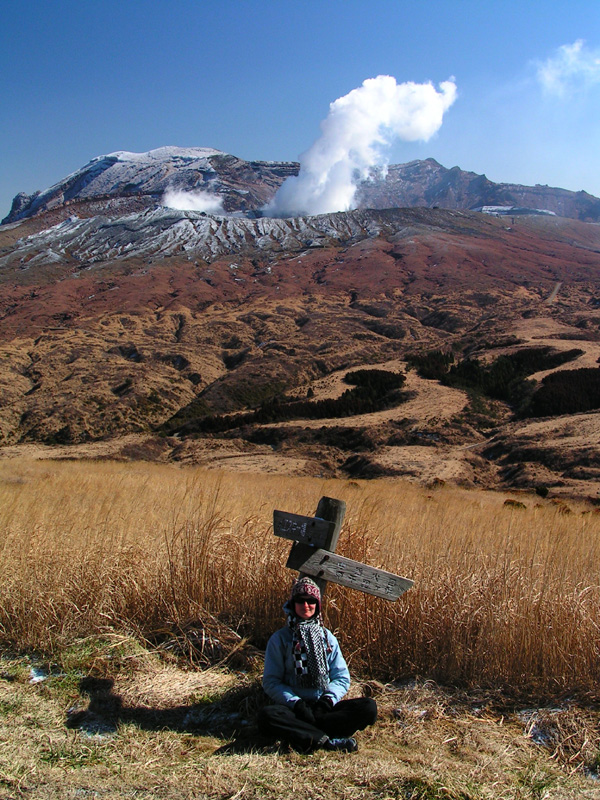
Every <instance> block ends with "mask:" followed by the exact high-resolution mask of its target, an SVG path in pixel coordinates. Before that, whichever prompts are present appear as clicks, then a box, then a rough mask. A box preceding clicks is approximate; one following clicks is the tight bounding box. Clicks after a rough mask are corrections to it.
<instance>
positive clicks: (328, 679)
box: [258, 577, 377, 753]
mask: <svg viewBox="0 0 600 800" xmlns="http://www.w3.org/2000/svg"><path fill="white" fill-rule="evenodd" d="M283 608H284V611H285V612H286V614H287V617H288V621H287V625H286V626H285V627H283V628H281V629H280V630H278V631H276V632H275V633H274V634H273V635H272V636H271V638H270V639H269V642H268V644H267V651H266V654H265V669H264V673H263V681H262V683H263V687H264V690H265V692H266V693H267V695H268V696H269V698H270V699H271V700H272V701H273V703H274V705H268V706H265V708H263V709H262V711H261V712H260V714H259V719H258V725H259V730H260V731H261V733H264V734H267V735H270V736H274V737H275V738H278V739H281V740H283V741H285V742H288V743H289V744H290V745H292V747H294V748H296V749H297V750H300V751H302V752H311V751H312V750H315V749H317V748H324V749H326V750H338V751H343V752H349V753H350V752H354V751H356V750H358V745H357V743H356V739H354V738H353V736H352V734H353V733H355V732H356V731H358V730H363V729H364V728H366V727H367V726H368V725H372V724H373V723H374V722H375V720H376V718H377V704H376V703H375V701H374V700H372V699H371V698H368V697H360V698H356V699H354V700H342V697H343V696H344V695H345V694H346V692H347V691H348V689H349V687H350V673H349V671H348V667H347V666H346V662H345V661H344V658H343V656H342V653H341V651H340V647H339V645H338V642H337V639H336V638H335V636H334V635H333V634H332V633H331V631H329V630H327V628H325V627H324V625H323V621H322V618H321V592H320V590H319V587H318V586H317V584H316V583H315V582H314V581H312V580H311V579H310V578H306V577H304V578H300V579H299V580H297V581H296V582H295V583H294V586H293V587H292V593H291V597H290V599H289V600H288V602H287V603H286V604H285V605H284V607H283Z"/></svg>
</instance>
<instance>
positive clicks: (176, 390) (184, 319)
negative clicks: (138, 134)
mask: <svg viewBox="0 0 600 800" xmlns="http://www.w3.org/2000/svg"><path fill="white" fill-rule="evenodd" d="M297 169H298V166H297V165H296V164H292V163H275V162H244V161H241V160H240V159H237V158H235V157H234V156H230V155H227V154H225V153H220V152H218V151H214V150H209V149H206V148H189V149H179V148H161V149H160V150H155V151H151V152H150V153H148V154H131V153H114V154H111V155H109V156H103V157H100V158H98V159H94V160H93V161H91V162H90V163H89V164H88V165H86V166H85V167H83V168H82V169H81V170H79V171H77V172H76V173H74V174H73V175H71V176H69V177H67V178H65V179H64V180H63V181H61V182H59V183H58V184H56V185H55V186H54V187H51V188H50V189H48V190H47V191H45V192H42V193H40V194H37V195H35V196H33V197H26V196H22V195H20V196H17V198H15V202H14V203H13V208H12V210H11V213H10V215H9V217H8V218H7V220H5V223H6V224H4V225H2V226H1V227H0V286H1V289H0V359H1V361H0V363H1V364H2V367H1V369H0V386H1V390H2V398H3V400H2V406H1V409H0V441H1V442H2V444H3V447H2V449H1V450H0V455H4V456H5V457H6V456H9V455H11V454H12V453H14V452H17V451H19V449H20V451H23V450H24V449H25V450H27V451H28V452H31V451H32V449H35V452H36V453H40V452H41V448H42V446H43V447H45V448H46V449H47V451H48V452H50V453H51V454H52V455H53V456H56V457H57V456H60V455H68V456H74V455H88V456H89V455H92V456H101V455H104V456H110V457H113V458H115V457H117V458H134V457H143V458H152V459H161V460H166V459H175V460H180V461H183V462H192V463H201V464H208V465H215V464H217V465H223V464H225V465H227V466H228V467H229V468H236V467H237V468H239V469H258V470H262V471H274V472H275V471H282V472H286V473H292V474H309V475H310V474H312V475H323V476H328V475H338V476H340V475H347V476H349V477H354V478H360V477H376V476H389V477H393V476H397V475H408V476H412V477H414V478H416V479H419V480H426V481H428V482H437V483H439V482H441V481H447V480H449V481H458V482H462V483H465V484H468V485H480V486H489V487H497V486H503V487H513V488H515V487H517V488H519V487H523V488H537V489H538V490H540V492H542V490H543V492H547V491H548V490H550V491H552V492H554V493H560V492H566V491H577V492H579V493H585V494H588V495H589V496H595V495H596V494H597V492H598V488H600V483H599V478H600V418H599V414H598V411H596V409H597V408H599V407H600V382H598V383H597V378H598V375H599V372H600V370H599V369H598V365H597V362H598V359H599V358H600V278H599V267H600V226H599V225H598V224H597V220H598V214H599V213H600V200H598V199H597V198H593V197H591V196H590V195H586V194H585V193H573V192H567V191H565V190H560V189H549V188H548V187H541V186H536V187H516V186H509V185H507V184H493V183H491V182H490V181H488V180H487V179H486V178H485V176H477V175H474V174H473V173H467V172H463V171H462V170H459V169H458V168H456V167H455V168H453V169H450V170H448V169H445V168H444V167H442V166H440V165H439V164H437V162H435V161H433V160H432V159H427V160H425V161H420V162H412V163H411V164H404V165H396V166H394V167H390V168H389V170H388V174H387V176H386V177H385V179H384V178H382V177H381V176H380V177H379V178H377V176H375V177H374V179H373V180H372V181H369V182H366V183H364V184H362V185H361V186H360V187H359V190H358V194H357V196H358V198H359V201H360V202H359V206H360V207H359V208H357V209H356V210H354V211H349V212H344V213H336V214H324V215H320V216H314V217H296V218H290V219H271V218H267V217H264V216H263V215H262V213H261V210H260V209H261V208H262V207H263V206H264V205H265V204H266V203H267V202H268V201H269V200H270V199H271V198H272V197H273V194H274V193H275V191H276V190H277V188H278V187H279V186H280V185H281V183H282V182H283V180H284V179H285V178H286V177H288V176H290V175H294V174H295V173H296V172H297ZM173 189H178V190H181V191H185V192H199V191H202V192H204V193H209V194H210V195H212V196H216V197H218V198H219V200H220V202H221V205H222V208H223V213H220V214H218V215H215V214H207V213H204V212H200V211H180V210H175V209H172V208H168V207H166V206H164V205H162V201H163V197H164V193H165V192H166V191H167V190H173ZM432 206H436V207H435V208H434V207H432ZM489 206H494V207H496V208H495V213H494V214H485V213H481V212H479V211H474V210H472V209H473V208H483V207H489ZM498 207H500V208H498ZM548 212H551V213H548Z"/></svg>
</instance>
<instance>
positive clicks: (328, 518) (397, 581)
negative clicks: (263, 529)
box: [273, 497, 414, 601]
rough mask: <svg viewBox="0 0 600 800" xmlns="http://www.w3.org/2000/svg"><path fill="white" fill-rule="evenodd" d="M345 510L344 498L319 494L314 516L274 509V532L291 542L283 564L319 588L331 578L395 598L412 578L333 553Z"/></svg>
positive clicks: (388, 598)
mask: <svg viewBox="0 0 600 800" xmlns="http://www.w3.org/2000/svg"><path fill="white" fill-rule="evenodd" d="M345 513H346V504H345V503H344V501H343V500H334V499H333V498H331V497H322V498H321V500H320V501H319V505H318V506H317V512H316V515H315V516H314V517H303V516H301V515H299V514H288V513H286V512H285V511H274V512H273V532H274V533H275V536H281V537H283V538H284V539H292V540H293V542H294V544H293V545H292V549H291V551H290V555H289V558H288V560H287V563H286V567H289V568H290V569H297V570H299V571H300V574H301V575H309V576H310V577H311V578H312V579H313V580H314V581H315V583H317V584H318V585H319V588H320V589H321V592H323V591H324V590H325V586H326V585H327V582H328V581H331V582H332V583H339V584H341V585H342V586H349V587H350V588H351V589H358V590H359V591H360V592H366V593H367V594H373V595H376V596H377V597H383V598H385V599H386V600H392V601H393V600H397V599H398V598H399V597H400V595H401V594H402V593H403V592H405V591H406V590H407V589H410V587H411V586H412V585H413V584H414V581H411V580H410V579H409V578H401V577H400V576H399V575H394V574H393V573H391V572H386V571H385V570H383V569H375V567H369V566H368V565H367V564H362V563H361V562H360V561H353V560H352V559H351V558H344V556H339V555H337V554H336V552H335V548H336V547H337V540H338V537H339V535H340V530H341V527H342V521H343V519H344V514H345Z"/></svg>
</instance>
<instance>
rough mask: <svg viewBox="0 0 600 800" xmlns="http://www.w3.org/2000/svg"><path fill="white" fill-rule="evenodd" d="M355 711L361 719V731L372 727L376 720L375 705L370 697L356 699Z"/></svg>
mask: <svg viewBox="0 0 600 800" xmlns="http://www.w3.org/2000/svg"><path fill="white" fill-rule="evenodd" d="M357 705H358V708H357V711H358V715H359V716H360V719H361V729H362V728H366V727H367V726H369V725H373V724H374V723H375V720H376V719H377V703H376V702H375V700H373V698H372V697H361V698H358V699H357Z"/></svg>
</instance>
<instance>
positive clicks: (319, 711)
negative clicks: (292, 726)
mask: <svg viewBox="0 0 600 800" xmlns="http://www.w3.org/2000/svg"><path fill="white" fill-rule="evenodd" d="M334 705H335V703H334V700H333V697H331V696H330V695H328V694H322V695H321V697H319V699H318V700H317V702H316V703H314V704H313V712H314V715H315V718H318V717H322V716H323V715H324V714H329V712H330V711H332V710H333V706H334Z"/></svg>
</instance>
